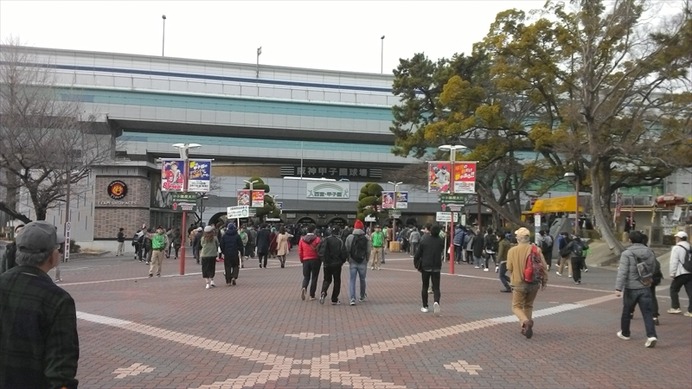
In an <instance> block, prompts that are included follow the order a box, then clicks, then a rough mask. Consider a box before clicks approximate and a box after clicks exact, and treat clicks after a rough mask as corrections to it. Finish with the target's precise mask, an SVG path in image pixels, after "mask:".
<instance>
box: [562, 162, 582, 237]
mask: <svg viewBox="0 0 692 389" xmlns="http://www.w3.org/2000/svg"><path fill="white" fill-rule="evenodd" d="M565 178H566V179H568V180H569V181H572V182H573V183H574V189H575V191H576V197H575V200H574V204H575V207H574V235H576V236H579V177H578V176H577V175H576V174H574V173H572V172H567V173H565Z"/></svg>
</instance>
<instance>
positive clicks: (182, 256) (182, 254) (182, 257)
mask: <svg viewBox="0 0 692 389" xmlns="http://www.w3.org/2000/svg"><path fill="white" fill-rule="evenodd" d="M185 156H186V158H185V159H183V193H187V150H185ZM186 218H187V211H186V210H185V208H183V218H182V219H183V220H182V224H183V226H182V227H181V228H180V234H181V235H182V234H183V232H185V231H187V229H186V228H185V224H186V223H187V220H186ZM180 275H181V276H184V275H185V245H184V244H181V245H180Z"/></svg>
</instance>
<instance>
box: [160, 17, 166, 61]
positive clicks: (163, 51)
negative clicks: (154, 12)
mask: <svg viewBox="0 0 692 389" xmlns="http://www.w3.org/2000/svg"><path fill="white" fill-rule="evenodd" d="M161 20H162V21H163V34H162V35H161V56H162V57H163V56H164V53H165V49H166V15H161Z"/></svg>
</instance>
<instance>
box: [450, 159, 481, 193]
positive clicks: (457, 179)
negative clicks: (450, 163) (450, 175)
mask: <svg viewBox="0 0 692 389" xmlns="http://www.w3.org/2000/svg"><path fill="white" fill-rule="evenodd" d="M454 193H476V162H464V161H461V162H454Z"/></svg>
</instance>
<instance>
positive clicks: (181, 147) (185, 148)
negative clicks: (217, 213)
mask: <svg viewBox="0 0 692 389" xmlns="http://www.w3.org/2000/svg"><path fill="white" fill-rule="evenodd" d="M164 16H165V15H164ZM164 20H165V17H164ZM201 146H202V145H200V144H199V143H175V144H174V145H173V147H174V148H176V149H178V152H179V153H180V158H181V159H182V160H183V193H185V192H187V176H188V163H187V160H188V158H189V156H190V149H194V148H197V147H201ZM186 217H187V211H186V210H184V209H183V220H182V227H181V228H180V233H181V234H182V233H183V231H186V229H185V224H186V223H187V220H186ZM180 275H181V276H184V275H185V245H184V244H182V245H180Z"/></svg>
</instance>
